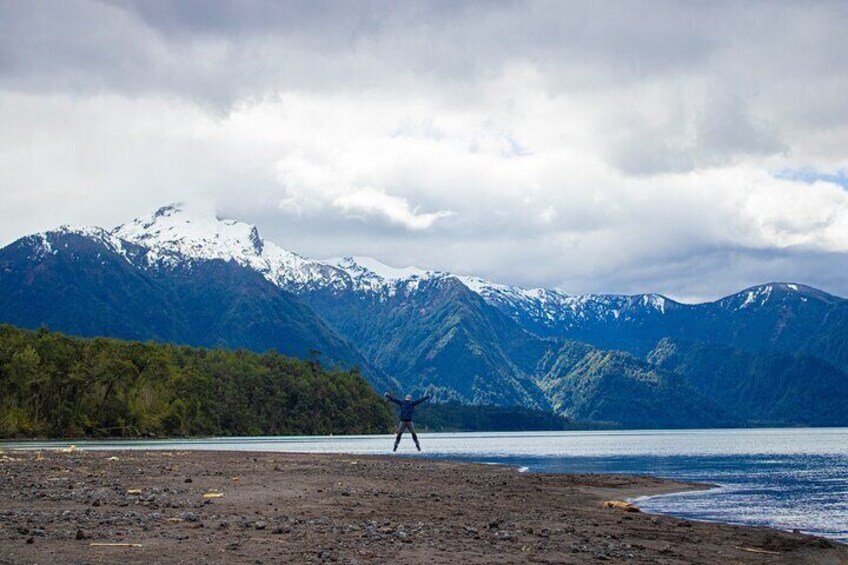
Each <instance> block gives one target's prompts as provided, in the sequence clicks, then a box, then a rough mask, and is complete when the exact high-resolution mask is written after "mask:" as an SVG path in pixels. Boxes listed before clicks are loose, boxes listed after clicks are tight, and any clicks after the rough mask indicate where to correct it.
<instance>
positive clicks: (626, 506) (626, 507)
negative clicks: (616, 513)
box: [601, 500, 641, 512]
mask: <svg viewBox="0 0 848 565" xmlns="http://www.w3.org/2000/svg"><path fill="white" fill-rule="evenodd" d="M601 506H603V507H604V508H613V509H615V510H621V511H622V512H641V510H639V507H638V506H636V505H635V504H630V503H629V502H625V501H623V500H605V501H603V502H602V503H601Z"/></svg>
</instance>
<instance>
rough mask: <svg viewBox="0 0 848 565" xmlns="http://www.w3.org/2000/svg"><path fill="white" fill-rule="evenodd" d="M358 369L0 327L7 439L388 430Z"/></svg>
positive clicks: (0, 407)
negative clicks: (331, 367) (334, 367)
mask: <svg viewBox="0 0 848 565" xmlns="http://www.w3.org/2000/svg"><path fill="white" fill-rule="evenodd" d="M391 426H392V414H391V412H390V410H389V408H388V406H387V405H386V403H385V402H383V400H382V399H381V398H380V397H379V396H378V395H377V394H376V393H375V392H374V391H373V390H372V389H371V387H370V386H369V385H368V383H367V382H366V381H365V379H364V378H362V376H361V375H360V374H359V371H358V369H352V370H349V371H343V370H339V369H330V368H325V367H322V366H321V364H320V363H319V362H317V360H316V359H312V360H311V361H303V360H298V359H293V358H290V357H286V356H284V355H281V354H279V353H276V352H268V353H265V354H257V353H252V352H249V351H245V350H223V349H202V348H195V347H186V346H177V345H168V344H159V343H140V342H132V341H122V340H116V339H107V338H95V339H82V338H74V337H69V336H66V335H63V334H61V333H57V332H51V331H47V330H44V329H42V330H38V331H28V330H21V329H17V328H14V327H12V326H8V325H0V436H2V437H6V438H13V437H138V436H156V437H186V436H214V435H224V436H234V435H301V434H307V435H311V434H365V433H383V432H387V431H389V430H390V429H391Z"/></svg>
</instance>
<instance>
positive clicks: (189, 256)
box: [110, 204, 349, 291]
mask: <svg viewBox="0 0 848 565" xmlns="http://www.w3.org/2000/svg"><path fill="white" fill-rule="evenodd" d="M110 233H111V235H112V236H114V237H116V238H118V239H120V240H124V241H128V242H130V243H133V244H135V245H138V246H140V247H143V248H145V249H147V250H148V251H147V254H146V256H145V261H146V263H147V265H148V266H151V267H168V266H172V265H175V264H179V263H182V262H184V261H186V260H199V261H205V260H210V259H220V260H223V261H235V262H236V263H237V264H239V265H241V266H243V267H248V268H250V269H252V270H254V271H256V272H258V273H260V274H261V275H262V276H263V277H265V278H266V279H268V280H269V281H271V282H272V283H274V284H276V285H277V286H279V287H281V288H285V289H286V290H293V291H298V290H301V289H303V288H304V287H313V286H318V287H321V288H323V287H338V288H343V287H344V286H345V285H347V284H349V280H348V277H347V276H345V275H344V273H343V272H342V271H340V270H339V269H337V268H334V267H332V266H329V265H326V264H324V263H321V262H319V261H312V260H309V259H305V258H304V257H301V256H300V255H298V254H297V253H292V252H291V251H287V250H285V249H283V248H281V247H279V246H278V245H276V244H274V243H272V242H266V241H264V240H263V239H262V238H261V237H260V236H259V231H258V230H257V229H256V226H252V225H250V224H246V223H244V222H239V221H237V220H222V219H219V218H217V217H216V216H215V215H214V214H211V213H198V212H197V211H193V210H191V209H189V208H187V207H185V206H184V205H181V204H172V205H170V206H165V207H163V208H160V209H159V210H157V211H156V212H154V213H153V214H151V215H149V216H146V217H143V218H139V219H137V220H133V221H131V222H129V223H126V224H124V225H121V226H118V227H117V228H115V229H114V230H112V231H111V232H110Z"/></svg>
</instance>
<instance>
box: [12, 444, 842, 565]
mask: <svg viewBox="0 0 848 565" xmlns="http://www.w3.org/2000/svg"><path fill="white" fill-rule="evenodd" d="M686 488H701V487H700V486H699V485H686V484H680V483H675V482H672V481H666V480H662V479H655V478H651V477H633V476H611V475H541V474H531V473H519V472H517V471H516V470H515V469H512V468H508V467H498V466H491V465H474V464H466V463H455V462H445V461H431V460H427V459H424V458H418V457H415V458H408V457H395V456H380V457H372V456H349V455H347V456H346V455H311V454H280V453H245V452H208V451H191V452H174V451H137V452H132V451H115V452H106V451H87V452H80V451H77V452H73V453H61V452H56V451H40V452H39V451H5V452H3V453H0V547H2V551H0V563H146V564H150V563H279V562H296V563H322V562H327V563H331V562H338V563H426V564H428V565H429V564H435V563H596V562H615V563H621V562H626V563H668V564H672V563H725V564H731V563H848V546H845V545H841V544H837V543H834V542H831V541H827V540H824V539H820V538H815V537H812V536H805V535H800V534H792V533H784V532H777V531H773V530H769V529H762V528H750V527H741V526H730V525H723V524H710V523H701V522H689V521H685V520H679V519H675V518H671V517H665V516H651V515H648V514H645V513H631V512H623V511H621V510H617V509H611V508H603V507H602V506H601V502H602V501H604V500H609V499H625V498H633V497H637V496H640V495H646V494H656V493H662V492H669V491H672V490H680V489H686ZM115 544H120V545H115Z"/></svg>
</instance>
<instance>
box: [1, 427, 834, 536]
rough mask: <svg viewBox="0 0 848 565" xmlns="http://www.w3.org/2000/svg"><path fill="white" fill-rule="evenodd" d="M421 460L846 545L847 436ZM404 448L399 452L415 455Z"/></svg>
mask: <svg viewBox="0 0 848 565" xmlns="http://www.w3.org/2000/svg"><path fill="white" fill-rule="evenodd" d="M392 439H393V438H392V436H389V435H385V436H339V437H252V438H210V439H197V440H133V441H78V442H67V441H64V442H11V443H9V442H7V443H0V448H6V449H8V448H13V447H29V448H56V447H67V446H68V445H70V444H71V443H73V444H75V445H76V446H77V447H79V448H84V449H178V450H183V449H202V450H239V451H287V452H308V453H361V454H366V453H373V454H381V453H388V452H389V451H390V449H391V445H392ZM421 441H422V447H423V449H424V450H425V452H424V453H423V454H422V455H420V456H426V457H435V458H445V459H457V460H465V461H478V462H486V463H501V464H507V465H514V466H516V467H526V468H529V471H530V472H545V473H567V472H598V473H631V474H651V475H657V476H662V477H669V478H675V479H681V480H688V481H701V482H708V483H714V484H718V485H720V486H721V488H719V489H715V490H711V491H705V492H690V493H679V494H672V495H665V496H659V497H653V498H649V499H643V500H641V501H640V502H639V504H640V506H641V507H642V508H643V509H645V510H646V511H649V512H662V513H668V514H673V515H676V516H683V517H687V518H693V519H700V520H715V521H724V522H734V523H742V524H755V525H763V526H772V527H776V528H781V529H786V530H791V529H799V530H801V531H804V532H809V533H815V534H818V535H823V536H827V537H831V538H834V539H838V540H840V541H845V542H848V429H846V428H826V429H824V428H819V429H758V430H674V431H665V430H657V431H653V430H652V431H587V432H544V433H539V432H530V433H455V434H421ZM412 449H414V448H413V446H412V442H411V441H409V440H405V441H404V443H402V444H401V449H400V452H402V453H404V454H405V455H406V456H419V455H418V454H415V453H412V452H411V451H410V450H412Z"/></svg>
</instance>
